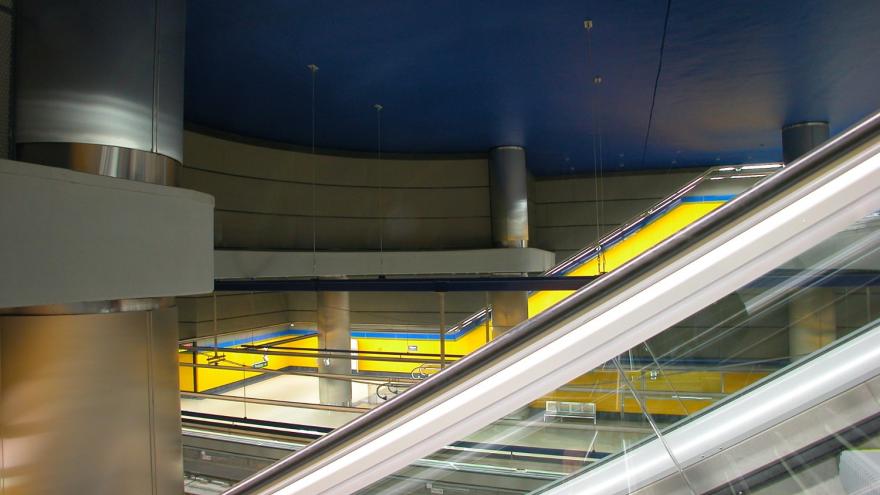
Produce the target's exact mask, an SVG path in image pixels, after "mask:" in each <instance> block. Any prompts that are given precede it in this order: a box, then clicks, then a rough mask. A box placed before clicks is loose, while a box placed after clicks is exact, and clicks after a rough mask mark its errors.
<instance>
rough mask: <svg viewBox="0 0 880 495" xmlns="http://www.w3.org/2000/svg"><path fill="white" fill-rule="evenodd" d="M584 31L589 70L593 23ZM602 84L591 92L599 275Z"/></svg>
mask: <svg viewBox="0 0 880 495" xmlns="http://www.w3.org/2000/svg"><path fill="white" fill-rule="evenodd" d="M584 29H586V31H587V69H588V70H591V69H592V68H593V21H592V20H590V19H587V20H585V21H584ZM601 83H602V77H601V76H598V75H597V76H594V77H593V87H592V88H591V90H590V116H591V121H592V132H591V135H592V136H591V137H592V143H593V200H594V210H595V217H596V218H595V222H596V241H597V244H596V270H597V272H598V274H599V275H601V274H602V273H604V272H605V269H604V262H603V260H604V255H603V253H602V245H601V244H598V241H599V240H600V239H601V238H602V226H601V221H602V211H601V210H602V193H603V191H602V189H601V188H602V184H601V182H602V156H601V154H602V140H601V139H602V138H601V131H600V125H599V117H598V113H599V112H598V108H599V104H598V101H597V100H598V98H597V93H598V87H599V85H600V84H601Z"/></svg>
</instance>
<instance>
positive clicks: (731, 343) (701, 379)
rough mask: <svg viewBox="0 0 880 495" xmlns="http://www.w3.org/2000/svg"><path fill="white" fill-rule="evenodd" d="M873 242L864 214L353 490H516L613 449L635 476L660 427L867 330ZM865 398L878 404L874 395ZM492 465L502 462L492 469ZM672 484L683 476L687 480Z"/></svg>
mask: <svg viewBox="0 0 880 495" xmlns="http://www.w3.org/2000/svg"><path fill="white" fill-rule="evenodd" d="M878 206H880V205H878ZM878 249H880V217H878V215H877V214H872V215H870V216H868V217H866V218H863V219H862V220H861V221H859V222H857V223H856V224H854V225H852V226H851V227H850V228H848V229H847V230H845V231H843V232H840V233H838V234H837V235H835V236H833V237H832V238H830V239H828V240H826V241H825V242H823V243H821V244H820V245H818V246H816V247H815V248H813V249H811V250H809V251H808V252H806V253H804V254H802V255H800V256H797V257H795V258H792V259H790V260H789V261H788V262H786V263H784V264H783V265H781V266H778V267H777V268H776V269H775V270H773V271H771V272H769V273H766V274H765V275H763V276H761V277H759V278H757V279H755V280H753V281H751V282H750V283H748V284H746V285H745V286H743V287H740V288H739V289H738V290H736V291H734V292H732V293H730V294H728V295H727V296H725V297H723V298H721V299H720V300H718V301H717V302H715V303H714V304H713V305H711V306H709V307H707V308H706V309H704V310H702V311H700V312H698V313H696V314H694V315H693V316H691V317H689V318H686V319H684V320H682V321H680V322H678V323H677V324H676V325H674V326H672V327H669V328H667V329H666V330H664V331H663V332H661V333H659V334H658V335H656V336H655V337H653V338H651V339H649V340H648V341H645V342H642V343H640V344H639V345H637V346H635V347H633V348H632V349H630V350H629V351H628V352H626V353H624V354H622V355H620V356H617V357H615V358H614V359H612V360H611V361H609V362H606V363H604V364H603V365H602V366H600V367H598V368H596V369H593V370H591V371H590V372H588V373H586V374H584V375H582V376H581V377H579V378H577V379H576V380H573V381H572V382H570V383H568V384H566V385H564V386H563V387H561V388H559V389H557V390H555V391H553V392H551V393H549V394H546V395H544V396H542V397H536V398H535V399H534V400H533V401H532V402H530V403H528V404H524V405H523V407H522V408H521V409H519V410H517V411H511V412H510V413H509V414H508V415H507V416H505V417H504V418H502V419H500V420H498V421H496V422H495V423H493V424H491V425H489V426H488V427H486V428H483V429H481V430H479V431H478V432H476V433H474V434H472V435H469V436H467V437H466V438H462V439H460V440H459V441H458V442H455V443H453V444H451V445H448V446H447V447H445V448H443V449H441V450H439V451H437V452H435V453H434V454H431V455H430V456H428V457H426V458H425V459H423V460H421V461H418V462H416V463H414V464H413V465H411V466H410V467H408V468H406V469H404V470H401V471H399V472H398V473H396V474H395V475H393V476H391V477H388V478H386V479H384V480H382V481H380V482H379V483H377V484H374V485H373V486H371V487H369V488H367V489H364V490H363V491H362V492H360V493H424V490H425V489H426V487H429V488H431V489H439V490H444V489H450V490H452V489H456V487H457V488H466V489H467V490H470V491H469V493H493V492H491V487H493V486H500V485H498V483H501V481H499V480H498V478H499V477H500V478H506V481H505V482H504V483H505V485H504V486H505V487H506V489H507V490H510V493H527V492H531V491H534V490H538V489H539V488H542V487H544V486H551V485H553V484H554V483H556V482H554V481H550V480H551V479H556V480H562V479H563V478H565V477H567V476H569V475H571V474H573V473H581V472H589V470H591V469H593V468H594V467H595V466H597V465H601V464H602V463H603V462H609V460H611V459H623V462H622V463H620V464H619V466H618V468H619V469H625V470H629V469H632V470H634V471H633V473H634V474H633V476H636V474H635V473H636V472H637V471H638V470H639V469H640V467H639V466H629V465H628V464H627V462H626V459H627V457H628V456H629V455H630V453H631V452H632V451H633V449H637V448H652V449H655V450H652V452H654V453H655V454H656V455H660V456H669V451H668V449H667V448H666V447H665V443H664V442H665V441H664V435H666V434H667V433H668V432H669V431H673V430H675V429H676V428H680V427H681V425H683V424H686V422H688V421H690V420H692V418H695V417H699V416H700V415H701V414H703V413H704V412H705V411H709V410H713V409H715V408H718V407H723V406H724V405H725V404H728V403H730V401H732V400H734V399H735V398H738V397H741V396H744V395H746V394H749V393H752V392H753V391H755V390H757V389H758V388H759V387H762V386H764V385H765V384H767V383H771V382H772V381H773V380H775V379H778V378H779V377H781V376H784V375H785V373H787V372H788V371H789V370H790V369H792V367H795V366H797V365H798V363H800V362H802V361H803V360H807V359H811V358H812V357H813V356H816V355H817V354H821V353H823V352H825V351H826V350H827V349H830V348H834V346H836V345H838V342H840V341H841V340H846V339H848V338H849V337H850V336H851V335H855V334H858V333H859V332H870V331H874V328H875V327H876V325H877V319H878V317H880V297H878V294H877V289H878V287H877V286H878V285H880V253H878ZM794 406H795V405H794V404H792V407H794ZM873 407H875V413H880V405H878V404H877V403H876V401H875V403H874V406H873ZM818 426H819V427H821V426H822V425H821V424H820V425H818ZM653 440H657V441H656V442H651V441H653ZM866 441H867V440H866ZM865 445H869V444H865ZM860 449H861V447H860ZM859 455H861V454H859ZM855 457H858V455H855ZM863 457H864V456H861V457H859V462H861V461H862V460H864V459H862V458H863ZM670 460H671V462H672V463H673V464H676V465H677V460H676V459H674V458H672V459H670ZM853 462H856V461H853ZM498 469H501V470H505V469H506V470H512V471H511V473H509V474H504V473H503V472H500V471H493V470H498ZM841 469H842V468H841ZM487 470H488V471H493V472H496V473H497V476H496V477H495V478H492V479H491V481H488V482H487V483H488V484H480V482H477V481H475V479H476V478H474V477H472V476H471V475H472V474H474V473H485V472H486V471H487ZM681 472H682V470H681V469H678V473H679V475H681ZM686 474H687V473H686V472H685V475H686ZM792 477H793V478H794V479H795V480H797V479H798V478H797V477H796V476H794V475H792ZM685 478H686V476H685ZM835 482H836V481H835ZM682 483H684V485H682V486H688V485H689V482H688V480H687V479H683V480H682ZM554 493H555V492H554Z"/></svg>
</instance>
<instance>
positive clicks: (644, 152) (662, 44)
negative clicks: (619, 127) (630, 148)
mask: <svg viewBox="0 0 880 495" xmlns="http://www.w3.org/2000/svg"><path fill="white" fill-rule="evenodd" d="M670 10H672V0H666V16H665V18H664V19H663V36H662V37H661V38H660V56H659V58H658V60H657V75H656V76H655V77H654V91H653V92H652V93H651V108H650V110H649V111H648V127H647V129H645V142H644V144H642V168H644V167H645V158H646V157H647V155H648V140H649V139H650V137H651V126H652V125H653V124H654V104H655V103H656V101H657V87H658V86H659V85H660V73H661V72H662V70H663V51H664V50H665V49H666V31H667V29H668V28H669V12H670Z"/></svg>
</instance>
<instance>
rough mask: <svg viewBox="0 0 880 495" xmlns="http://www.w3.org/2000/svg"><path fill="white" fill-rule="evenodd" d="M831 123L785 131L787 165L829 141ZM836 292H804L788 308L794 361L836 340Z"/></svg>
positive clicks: (800, 125)
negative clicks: (829, 125) (829, 124)
mask: <svg viewBox="0 0 880 495" xmlns="http://www.w3.org/2000/svg"><path fill="white" fill-rule="evenodd" d="M829 134H830V133H829V129H828V122H799V123H796V124H792V125H788V126H785V127H783V128H782V155H783V158H784V159H785V163H788V162H791V161H793V160H796V159H797V158H800V157H801V156H803V155H805V154H807V153H809V152H810V151H812V150H813V149H814V148H816V147H818V146H819V145H820V144H822V143H824V142H825V141H827V140H828V137H829ZM835 299H836V297H835V295H834V289H831V288H827V287H815V288H812V289H805V290H804V291H802V293H801V294H799V295H797V296H796V297H794V298H792V300H791V301H789V305H788V314H789V326H788V348H789V350H788V354H789V356H791V359H792V360H795V359H799V358H801V357H803V356H806V355H807V354H810V353H811V352H813V351H816V350H818V349H820V348H822V347H823V346H825V345H827V344H828V343H830V342H832V341H834V340H835V339H836V338H837V318H836V311H835Z"/></svg>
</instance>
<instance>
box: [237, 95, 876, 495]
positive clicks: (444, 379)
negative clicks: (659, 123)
mask: <svg viewBox="0 0 880 495" xmlns="http://www.w3.org/2000/svg"><path fill="white" fill-rule="evenodd" d="M878 136H880V112H877V113H874V114H872V115H871V116H869V117H867V118H865V119H864V120H862V121H861V122H859V123H858V124H856V125H854V126H852V127H851V128H849V129H847V130H846V131H844V132H843V133H841V134H839V135H838V136H836V137H835V138H833V139H831V140H830V141H828V142H826V143H825V144H823V145H822V146H820V147H818V148H817V149H815V150H813V151H812V152H810V153H808V154H806V155H804V156H803V157H801V158H799V159H798V160H796V161H794V162H792V163H791V164H790V165H789V166H787V167H786V168H785V169H783V170H782V171H780V172H778V173H777V174H775V175H772V176H769V177H768V178H767V179H765V180H763V181H761V182H760V183H758V184H756V185H755V186H754V187H752V188H751V189H749V190H747V191H746V192H744V193H742V194H741V195H739V196H738V197H736V198H734V199H733V200H731V201H730V202H728V203H727V204H725V205H723V206H721V207H719V208H718V209H716V210H714V211H713V212H712V213H709V214H708V215H706V216H705V217H703V218H701V219H700V220H698V221H696V222H694V223H693V224H691V225H690V226H688V227H686V228H684V229H682V230H681V231H679V232H678V233H677V234H675V235H673V236H671V237H670V238H668V239H666V240H665V241H663V242H661V243H660V244H658V245H657V246H655V247H654V248H651V249H650V250H648V251H646V252H644V253H643V254H641V255H639V256H637V257H636V258H634V259H633V260H631V261H629V262H628V263H626V264H624V265H623V266H621V267H619V268H617V269H616V270H614V271H612V272H610V273H608V274H606V275H603V276H602V277H600V278H598V279H597V280H596V281H595V282H593V283H592V284H590V285H588V286H586V287H583V288H582V289H580V290H578V291H577V292H575V293H574V294H572V295H571V296H570V297H568V298H567V299H565V300H563V301H561V302H560V303H558V304H557V305H555V306H553V307H551V308H550V309H548V310H547V311H544V312H543V313H541V314H539V315H537V316H535V317H534V318H531V319H529V320H526V321H525V322H523V323H521V324H519V325H517V326H516V327H514V328H513V329H512V330H510V331H509V332H508V333H506V334H505V335H503V336H502V337H500V338H498V339H497V340H494V341H492V342H490V343H488V344H486V345H485V346H483V347H482V348H480V349H478V350H477V351H475V352H473V353H471V354H469V355H468V356H466V357H465V358H463V359H461V360H459V361H457V362H456V363H455V364H453V365H451V366H450V367H449V368H447V369H446V370H444V371H443V372H441V373H437V374H436V375H434V376H432V377H431V378H429V379H427V380H425V381H424V382H422V383H420V384H419V385H417V386H415V387H413V388H411V389H410V390H408V391H407V392H406V393H404V394H401V395H400V396H398V397H397V398H395V399H394V400H392V401H390V402H387V403H385V404H383V405H381V406H380V407H377V408H375V409H373V410H372V411H370V412H368V413H366V414H364V415H362V416H360V417H358V418H357V419H355V420H354V421H352V422H350V423H348V424H346V425H345V426H343V427H341V428H339V429H337V430H335V431H333V432H332V433H330V434H329V435H326V436H324V437H322V438H321V439H320V440H318V441H316V442H315V443H313V444H311V445H309V446H308V447H306V448H304V449H302V450H301V451H299V452H297V453H295V454H293V455H291V456H289V457H286V458H284V459H282V460H280V461H278V462H277V463H275V464H273V465H271V466H269V467H267V468H265V469H264V470H262V471H260V472H258V473H256V474H255V475H253V476H251V477H249V478H247V479H245V480H243V481H242V482H241V483H239V484H238V485H236V486H234V487H233V488H231V489H230V490H229V491H227V492H226V494H227V495H239V494H244V493H250V492H252V491H253V490H257V489H260V488H264V487H267V486H268V485H270V484H272V483H274V482H275V481H277V480H278V479H279V478H281V477H283V476H284V475H286V474H288V473H290V472H291V471H297V472H298V473H300V476H304V475H305V474H307V473H308V472H312V471H313V470H314V469H317V468H318V467H320V466H321V465H323V464H325V463H327V462H329V461H330V460H332V459H333V458H334V457H335V456H337V455H340V454H341V453H343V452H347V451H349V450H351V449H352V448H355V447H356V445H355V444H356V443H357V442H358V439H359V438H361V437H363V436H365V435H368V434H369V435H370V436H376V435H380V434H382V433H383V432H385V431H390V430H392V429H393V428H394V425H395V422H396V421H397V420H398V419H399V418H402V417H403V416H405V415H406V414H407V413H408V412H409V411H411V410H413V409H415V408H417V407H418V406H419V405H420V404H422V403H423V402H425V401H427V400H428V399H429V398H430V397H432V396H435V395H436V394H441V393H445V392H449V391H451V390H453V389H454V388H455V386H456V385H458V384H460V383H462V382H464V381H466V380H467V378H468V377H470V376H473V375H474V374H475V373H477V372H478V371H479V370H482V369H486V368H489V367H491V366H493V365H495V364H497V363H498V362H500V361H502V360H504V358H505V357H507V356H509V355H510V354H512V353H514V352H515V351H516V350H517V349H521V348H524V347H526V346H528V345H529V344H531V343H532V342H535V341H537V340H539V339H541V338H543V337H545V336H546V334H549V333H551V332H552V331H553V330H554V329H555V327H556V325H557V324H560V323H562V322H564V321H565V320H566V319H567V318H569V317H570V316H571V315H572V314H574V313H578V312H581V311H582V310H585V309H587V308H589V307H590V306H591V305H592V304H594V303H596V302H599V301H601V300H603V299H605V298H606V297H608V295H609V294H611V293H614V292H616V291H618V290H622V289H624V288H626V287H627V286H629V285H631V284H632V283H633V282H635V281H636V280H637V279H639V278H640V277H642V276H644V275H647V274H648V273H650V272H651V271H653V270H655V269H657V268H659V267H661V266H664V265H667V264H671V263H673V262H675V261H676V260H677V258H678V257H679V256H682V254H681V253H684V252H685V251H686V250H687V248H689V247H691V246H693V245H695V244H697V243H700V242H702V241H705V240H707V239H709V238H710V237H712V236H713V235H715V234H717V233H719V232H720V231H721V230H722V229H723V228H724V227H726V226H728V225H730V224H734V223H735V221H736V220H737V219H739V218H741V217H742V216H744V215H747V214H750V213H752V212H755V211H757V210H759V209H760V208H761V207H763V206H764V205H765V204H767V203H769V202H771V201H772V200H774V199H776V198H778V197H779V196H781V195H783V194H784V193H786V192H788V191H791V190H793V189H795V188H797V187H799V186H802V185H805V184H807V183H809V182H811V179H814V178H817V177H819V176H822V175H824V174H825V173H826V172H830V171H832V170H833V171H834V172H835V173H843V172H844V171H845V170H842V169H843V168H846V167H839V168H840V169H833V168H832V167H831V166H833V165H836V164H834V163H833V162H834V160H835V159H836V158H838V157H841V156H843V155H845V154H846V153H847V152H849V151H852V150H854V149H856V148H858V147H859V146H860V145H862V144H865V143H867V142H868V141H870V140H871V139H876V138H877V137H878ZM817 180H818V179H817Z"/></svg>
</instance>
